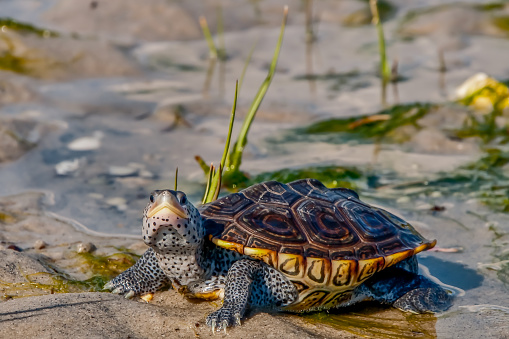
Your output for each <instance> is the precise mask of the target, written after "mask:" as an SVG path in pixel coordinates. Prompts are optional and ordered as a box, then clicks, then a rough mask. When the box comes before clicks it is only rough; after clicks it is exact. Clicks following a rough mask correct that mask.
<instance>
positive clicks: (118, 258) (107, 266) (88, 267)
mask: <svg viewBox="0 0 509 339" xmlns="http://www.w3.org/2000/svg"><path fill="white" fill-rule="evenodd" d="M76 258H77V259H78V263H79V266H80V269H81V270H82V271H83V272H89V273H91V274H92V275H94V276H100V277H103V278H106V279H111V278H113V277H115V276H117V275H118V274H120V273H122V272H123V271H125V270H126V269H128V268H129V267H131V266H132V265H134V263H135V262H136V260H137V259H138V258H139V256H138V255H136V254H134V253H131V252H122V253H115V254H111V255H100V254H94V253H76Z"/></svg>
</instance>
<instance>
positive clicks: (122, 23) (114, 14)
mask: <svg viewBox="0 0 509 339" xmlns="http://www.w3.org/2000/svg"><path fill="white" fill-rule="evenodd" d="M92 3H94V4H95V5H93V6H92V5H91V4H92ZM43 17H44V19H45V20H46V21H47V22H48V23H51V24H52V25H54V26H56V27H58V28H59V29H60V30H65V31H67V32H70V33H78V34H79V35H84V36H90V35H92V36H102V37H107V38H110V39H111V38H113V39H114V40H117V41H122V42H125V43H132V42H135V41H137V40H148V41H157V40H173V39H178V40H187V39H197V38H201V36H202V34H201V31H200V29H199V25H198V20H197V18H193V17H192V16H190V15H189V14H188V12H187V11H186V10H184V9H183V8H182V7H181V6H180V5H179V4H177V3H174V2H168V1H164V0H147V1H143V2H140V1H137V0H108V1H93V2H89V1H80V0H72V1H71V0H62V1H60V2H58V3H57V4H56V5H55V6H54V7H52V8H50V9H49V10H48V11H47V12H46V13H45V14H44V15H43Z"/></svg>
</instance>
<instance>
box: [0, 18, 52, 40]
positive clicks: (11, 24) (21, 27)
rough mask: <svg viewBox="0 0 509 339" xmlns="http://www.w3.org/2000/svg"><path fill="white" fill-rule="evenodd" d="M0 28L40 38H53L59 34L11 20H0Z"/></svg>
mask: <svg viewBox="0 0 509 339" xmlns="http://www.w3.org/2000/svg"><path fill="white" fill-rule="evenodd" d="M4 27H5V28H4ZM0 28H2V30H4V29H8V30H9V29H10V30H13V31H18V32H22V33H31V34H35V35H37V36H40V37H42V38H53V37H58V36H59V34H58V33H57V32H54V31H51V30H48V29H43V28H39V27H36V26H34V25H31V24H28V23H25V22H21V21H18V20H14V19H12V18H0Z"/></svg>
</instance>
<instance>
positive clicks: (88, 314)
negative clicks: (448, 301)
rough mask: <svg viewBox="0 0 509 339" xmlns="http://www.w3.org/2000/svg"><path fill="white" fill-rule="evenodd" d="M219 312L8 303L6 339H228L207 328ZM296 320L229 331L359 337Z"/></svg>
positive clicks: (118, 304)
mask: <svg viewBox="0 0 509 339" xmlns="http://www.w3.org/2000/svg"><path fill="white" fill-rule="evenodd" d="M190 305H192V306H190ZM214 309H215V307H214V306H213V304H212V303H207V302H201V303H195V304H190V303H189V302H188V301H186V300H183V299H182V296H180V295H179V294H177V293H176V292H174V291H168V292H165V293H162V294H156V298H155V301H154V302H151V303H150V304H147V303H144V302H136V301H132V300H126V299H125V298H123V297H122V296H118V295H113V294H109V293H70V294H54V295H45V296H37V297H32V298H24V299H19V300H12V301H7V302H4V303H3V304H2V312H0V337H10V336H12V334H13V333H16V335H17V336H18V337H20V338H33V337H37V336H40V335H41V333H44V335H45V336H48V337H51V338H55V339H56V338H70V337H72V338H113V339H114V338H119V339H120V338H121V339H125V338H128V337H129V338H161V337H167V338H194V337H199V338H217V337H218V336H219V337H222V335H221V334H218V335H213V334H212V332H211V331H210V328H209V327H208V326H206V325H205V315H206V314H208V313H209V312H211V311H213V310H214ZM296 318H297V317H295V316H292V317H287V316H286V317H285V316H273V315H270V314H267V313H258V314H256V315H254V316H253V317H251V318H249V319H247V320H245V321H243V324H242V326H240V327H237V328H233V329H229V331H228V336H227V337H228V338H231V339H236V338H323V337H327V338H338V339H339V338H353V336H352V335H351V334H348V333H347V332H344V331H341V330H333V329H327V328H326V326H320V328H318V327H317V326H310V325H307V324H306V323H304V322H303V321H299V320H297V319H296ZM76 319H79V321H76ZM105 320H106V321H105ZM314 327H317V328H316V329H315V328H314ZM311 328H312V332H311V330H310V329H311Z"/></svg>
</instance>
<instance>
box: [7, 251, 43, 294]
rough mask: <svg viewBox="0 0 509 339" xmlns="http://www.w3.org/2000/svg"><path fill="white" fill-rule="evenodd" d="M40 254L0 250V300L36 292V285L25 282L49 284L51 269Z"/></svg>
mask: <svg viewBox="0 0 509 339" xmlns="http://www.w3.org/2000/svg"><path fill="white" fill-rule="evenodd" d="M44 261H45V259H44V258H43V257H42V256H38V255H34V254H26V253H20V252H17V251H13V250H0V296H1V298H0V300H1V299H4V300H5V299H9V298H12V297H23V296H29V295H33V294H34V293H37V290H38V289H37V287H36V286H34V285H30V284H27V283H28V282H34V283H38V284H50V283H51V282H52V279H51V276H50V275H49V273H51V272H52V270H51V269H50V268H49V267H48V266H47V265H46V264H45V263H44Z"/></svg>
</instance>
